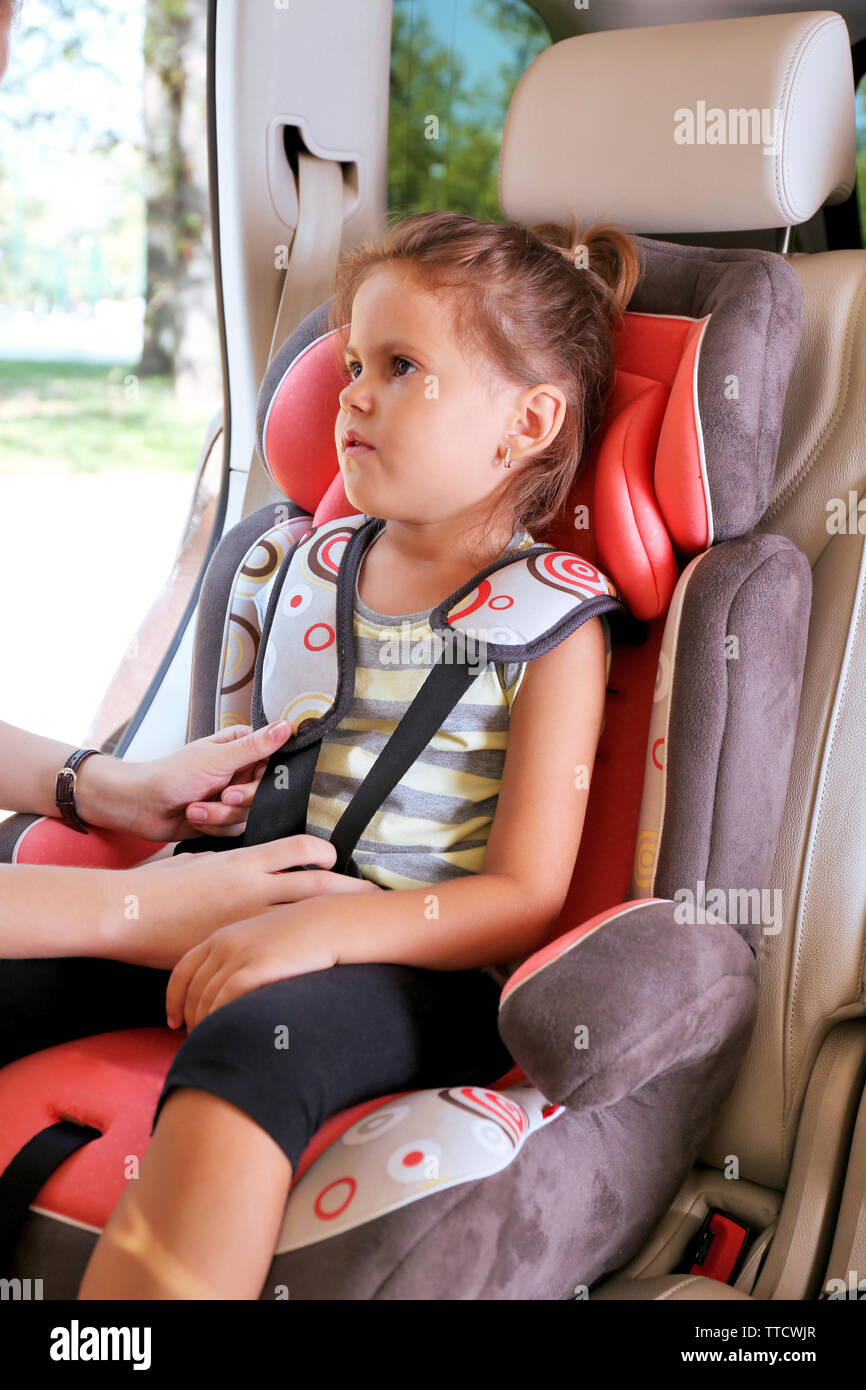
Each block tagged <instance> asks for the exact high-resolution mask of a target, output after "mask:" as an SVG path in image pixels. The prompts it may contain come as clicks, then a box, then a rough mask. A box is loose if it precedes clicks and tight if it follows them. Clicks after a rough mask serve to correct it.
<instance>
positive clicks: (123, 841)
mask: <svg viewBox="0 0 866 1390" xmlns="http://www.w3.org/2000/svg"><path fill="white" fill-rule="evenodd" d="M168 843H169V842H168V841H162V840H145V839H143V838H142V837H141V836H140V835H129V834H127V833H126V832H124V831H121V830H104V829H102V827H100V826H90V827H88V831H87V834H86V835H82V834H81V832H80V831H78V830H73V829H72V827H71V826H70V825H67V824H66V822H65V821H62V820H60V818H59V817H57V816H37V815H31V814H29V813H23V812H22V813H19V814H16V815H14V816H9V817H8V819H7V820H5V821H3V822H2V823H0V864H13V863H14V864H55V865H65V866H67V867H76V866H78V867H80V868H87V869H129V868H132V866H133V865H134V864H142V863H144V861H145V860H147V859H153V858H155V857H156V856H157V855H161V853H162V851H164V850H165V849H166V845H167V844H168Z"/></svg>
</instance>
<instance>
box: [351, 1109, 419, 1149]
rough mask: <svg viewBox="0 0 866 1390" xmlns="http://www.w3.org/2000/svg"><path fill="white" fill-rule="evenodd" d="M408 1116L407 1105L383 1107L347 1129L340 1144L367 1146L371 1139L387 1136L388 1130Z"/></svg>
mask: <svg viewBox="0 0 866 1390" xmlns="http://www.w3.org/2000/svg"><path fill="white" fill-rule="evenodd" d="M408 1114H409V1106H408V1105H386V1106H383V1108H382V1109H381V1110H374V1111H373V1112H372V1114H370V1115H365V1116H364V1118H363V1120H359V1121H358V1123H357V1124H356V1125H352V1127H351V1129H347V1130H346V1132H345V1134H344V1135H342V1143H344V1144H369V1142H370V1140H371V1139H378V1138H379V1136H380V1135H381V1134H387V1133H388V1130H389V1129H393V1128H394V1126H395V1125H398V1124H399V1123H400V1121H401V1120H403V1119H405V1117H406V1116H407V1115H408Z"/></svg>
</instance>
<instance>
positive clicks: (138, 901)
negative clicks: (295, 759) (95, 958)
mask: <svg viewBox="0 0 866 1390" xmlns="http://www.w3.org/2000/svg"><path fill="white" fill-rule="evenodd" d="M336 858H337V852H336V849H335V848H334V846H333V845H332V844H331V842H330V840H325V839H323V838H322V837H321V836H319V835H288V836H285V837H284V838H283V839H279V840H271V841H269V842H268V843H267V844H263V845H242V846H239V847H238V848H237V849H227V850H221V851H220V852H219V853H218V852H217V851H216V850H205V851H204V852H203V853H201V854H181V855H177V856H172V857H170V858H166V859H156V860H154V861H153V862H152V863H150V864H139V865H137V866H135V867H134V868H131V869H112V870H107V871H105V873H104V874H103V883H104V885H105V886H104V889H103V913H104V920H105V923H106V926H105V929H104V931H105V938H106V945H105V947H104V949H103V950H102V951H101V954H103V955H105V956H107V957H108V958H109V959H113V960H123V961H128V962H130V963H131V964H135V965H147V966H150V967H152V968H154V969H158V970H170V969H172V968H173V967H174V965H175V964H176V963H177V961H178V960H179V959H180V957H181V956H182V955H183V954H184V953H185V952H186V951H188V950H190V949H191V948H192V947H193V946H196V945H198V944H199V942H201V941H204V940H205V939H206V938H207V937H209V936H211V934H212V933H213V932H215V931H218V930H219V929H220V928H222V927H224V926H227V925H228V924H229V923H233V922H238V921H240V920H242V919H245V918H249V917H255V916H256V915H257V914H259V913H263V912H266V911H268V910H269V909H270V908H273V907H274V906H276V905H277V904H281V903H298V902H301V901H303V900H304V899H308V898H315V897H319V896H321V895H322V894H326V893H371V892H374V893H379V892H382V891H383V890H382V889H380V888H379V887H378V885H377V884H374V883H371V882H369V881H368V880H367V879H358V878H350V877H349V876H348V875H347V874H337V873H333V872H332V871H331V866H332V865H333V864H334V863H335V862H336ZM304 864H315V865H319V866H320V867H318V868H313V869H304V868H300V866H301V865H304ZM285 869H295V870H296V872H293V873H284V872H282V870H285Z"/></svg>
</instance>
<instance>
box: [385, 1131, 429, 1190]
mask: <svg viewBox="0 0 866 1390" xmlns="http://www.w3.org/2000/svg"><path fill="white" fill-rule="evenodd" d="M441 1157H442V1145H441V1144H437V1143H436V1141H435V1139H412V1140H410V1142H409V1143H408V1144H401V1145H400V1147H399V1149H395V1150H394V1152H393V1153H392V1154H391V1157H390V1158H389V1159H388V1164H387V1168H388V1177H389V1178H393V1179H394V1181H395V1182H405V1183H417V1182H429V1181H430V1160H431V1159H433V1160H434V1163H435V1165H436V1166H435V1171H436V1176H437V1177H438V1176H439V1160H440V1159H441Z"/></svg>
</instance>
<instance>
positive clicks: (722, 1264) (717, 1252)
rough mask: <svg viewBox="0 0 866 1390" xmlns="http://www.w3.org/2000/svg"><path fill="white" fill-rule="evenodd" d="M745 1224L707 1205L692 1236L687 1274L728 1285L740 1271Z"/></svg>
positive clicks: (719, 1208)
mask: <svg viewBox="0 0 866 1390" xmlns="http://www.w3.org/2000/svg"><path fill="white" fill-rule="evenodd" d="M748 1239H749V1227H748V1226H747V1225H746V1224H745V1222H743V1221H738V1220H737V1218H736V1216H731V1214H730V1212H728V1211H722V1209H721V1207H710V1210H709V1211H708V1212H707V1215H706V1218H705V1219H704V1223H703V1225H702V1226H701V1229H700V1230H699V1231H698V1234H697V1236H696V1237H695V1243H694V1247H693V1253H692V1256H691V1259H692V1263H691V1267H690V1269H689V1271H688V1272H689V1274H703V1275H704V1276H705V1278H707V1279H718V1280H719V1281H720V1283H722V1284H730V1283H731V1281H732V1280H733V1279H735V1278H736V1276H737V1275H738V1274H739V1272H740V1267H741V1265H742V1262H743V1256H744V1254H745V1251H746V1242H747V1241H748Z"/></svg>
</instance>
